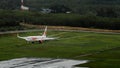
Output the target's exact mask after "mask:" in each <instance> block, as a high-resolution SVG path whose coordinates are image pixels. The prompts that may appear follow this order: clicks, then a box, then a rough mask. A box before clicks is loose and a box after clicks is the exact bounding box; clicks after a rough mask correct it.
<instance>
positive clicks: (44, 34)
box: [42, 26, 47, 36]
mask: <svg viewBox="0 0 120 68" xmlns="http://www.w3.org/2000/svg"><path fill="white" fill-rule="evenodd" d="M46 34H47V26H46V27H45V30H44V33H43V35H42V36H46Z"/></svg>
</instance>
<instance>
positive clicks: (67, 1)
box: [0, 0, 120, 16]
mask: <svg viewBox="0 0 120 68" xmlns="http://www.w3.org/2000/svg"><path fill="white" fill-rule="evenodd" d="M20 3H21V2H20V0H0V9H14V10H16V9H20ZM24 4H25V5H26V6H29V7H30V10H35V11H40V10H41V8H51V7H54V6H57V5H64V6H66V7H68V8H69V9H71V11H72V12H75V13H80V14H94V15H96V14H97V13H98V12H100V11H102V12H104V14H106V13H107V11H108V10H112V12H113V11H114V13H116V14H117V15H118V16H120V0H24ZM98 15H99V14H98Z"/></svg>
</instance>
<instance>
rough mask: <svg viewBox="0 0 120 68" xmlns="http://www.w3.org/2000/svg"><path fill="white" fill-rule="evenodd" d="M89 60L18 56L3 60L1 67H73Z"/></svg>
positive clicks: (0, 63)
mask: <svg viewBox="0 0 120 68" xmlns="http://www.w3.org/2000/svg"><path fill="white" fill-rule="evenodd" d="M87 62H88V61H87V60H68V59H50V58H49V59H47V58H18V59H12V60H8V61H1V62H0V68H73V67H74V66H75V65H78V64H84V63H87Z"/></svg>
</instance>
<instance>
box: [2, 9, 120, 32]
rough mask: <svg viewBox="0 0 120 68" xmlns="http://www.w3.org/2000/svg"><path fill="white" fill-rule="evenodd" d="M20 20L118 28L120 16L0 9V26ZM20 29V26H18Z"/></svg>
mask: <svg viewBox="0 0 120 68" xmlns="http://www.w3.org/2000/svg"><path fill="white" fill-rule="evenodd" d="M21 22H24V23H28V24H35V25H56V26H75V27H90V28H102V29H114V30H119V29H120V18H111V17H100V16H94V15H80V14H61V13H60V14H42V13H39V12H29V11H11V10H0V27H1V28H2V27H9V26H12V27H13V26H20V25H19V24H20V23H21ZM19 29H21V28H19Z"/></svg>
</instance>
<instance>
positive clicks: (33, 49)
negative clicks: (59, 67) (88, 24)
mask: <svg viewBox="0 0 120 68" xmlns="http://www.w3.org/2000/svg"><path fill="white" fill-rule="evenodd" d="M39 34H40V32H28V33H21V34H20V35H21V36H28V35H39ZM48 35H49V36H50V37H60V38H59V39H58V40H54V41H45V42H44V43H43V44H39V43H38V42H36V43H34V44H32V43H27V42H26V41H25V40H22V39H18V38H17V37H16V35H15V34H13V35H12V34H11V35H1V36H0V60H7V59H13V58H20V57H48V58H70V59H79V60H80V59H85V60H91V62H90V63H87V64H84V65H82V66H85V67H91V68H120V65H119V63H120V58H119V56H120V48H119V47H120V35H119V34H98V33H90V32H58V31H48ZM96 52H99V53H96ZM87 54H91V55H88V56H87ZM83 55H86V56H83Z"/></svg>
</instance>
